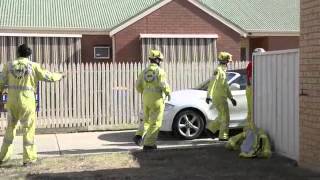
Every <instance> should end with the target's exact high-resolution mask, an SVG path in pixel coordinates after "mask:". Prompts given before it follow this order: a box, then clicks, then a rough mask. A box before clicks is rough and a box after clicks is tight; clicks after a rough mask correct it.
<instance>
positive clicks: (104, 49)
mask: <svg viewBox="0 0 320 180" xmlns="http://www.w3.org/2000/svg"><path fill="white" fill-rule="evenodd" d="M94 58H95V59H110V47H109V46H96V47H94Z"/></svg>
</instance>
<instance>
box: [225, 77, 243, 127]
mask: <svg viewBox="0 0 320 180" xmlns="http://www.w3.org/2000/svg"><path fill="white" fill-rule="evenodd" d="M232 84H237V85H239V86H240V88H239V89H235V90H231V93H232V95H233V98H234V99H235V100H236V101H237V106H233V105H232V103H231V102H230V101H229V100H228V104H229V109H230V127H236V126H243V125H244V123H245V119H246V117H247V98H246V86H247V78H246V75H245V74H244V73H241V74H240V73H237V75H236V76H235V78H233V79H232V80H231V81H230V82H229V85H230V86H231V85H232Z"/></svg>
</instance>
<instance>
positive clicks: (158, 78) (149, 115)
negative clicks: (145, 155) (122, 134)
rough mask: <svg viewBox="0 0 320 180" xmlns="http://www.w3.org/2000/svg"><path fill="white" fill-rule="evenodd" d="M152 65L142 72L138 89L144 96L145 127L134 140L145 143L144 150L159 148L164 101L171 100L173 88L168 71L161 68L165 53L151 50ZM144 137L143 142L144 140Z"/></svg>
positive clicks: (138, 143)
mask: <svg viewBox="0 0 320 180" xmlns="http://www.w3.org/2000/svg"><path fill="white" fill-rule="evenodd" d="M149 60H150V65H149V66H148V67H147V68H146V69H144V70H143V71H142V73H140V75H139V77H138V79H137V82H136V89H137V91H138V92H139V93H142V98H143V112H144V117H143V128H140V130H138V131H137V133H136V136H135V137H134V142H135V143H136V144H137V145H141V144H143V150H154V149H157V146H156V140H157V137H158V133H159V130H160V127H161V125H162V120H163V113H164V101H165V98H166V97H168V99H169V100H170V93H171V88H170V87H169V85H168V83H167V80H166V73H165V72H164V70H163V69H161V68H160V63H161V62H162V61H163V54H162V53H161V52H160V51H158V50H151V51H150V55H149ZM142 138H143V142H142Z"/></svg>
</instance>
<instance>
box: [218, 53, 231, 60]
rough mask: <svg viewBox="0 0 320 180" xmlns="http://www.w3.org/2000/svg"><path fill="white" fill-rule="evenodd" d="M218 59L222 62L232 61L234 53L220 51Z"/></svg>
mask: <svg viewBox="0 0 320 180" xmlns="http://www.w3.org/2000/svg"><path fill="white" fill-rule="evenodd" d="M218 61H221V62H231V61H232V55H231V54H230V53H228V52H220V53H219V54H218Z"/></svg>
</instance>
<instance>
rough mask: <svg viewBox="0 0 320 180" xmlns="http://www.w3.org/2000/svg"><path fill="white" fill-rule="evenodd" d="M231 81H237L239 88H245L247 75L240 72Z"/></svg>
mask: <svg viewBox="0 0 320 180" xmlns="http://www.w3.org/2000/svg"><path fill="white" fill-rule="evenodd" d="M232 83H237V84H239V85H240V90H245V89H246V87H247V75H246V74H240V76H239V77H238V78H237V79H235V80H234V81H232V82H231V84H232Z"/></svg>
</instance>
